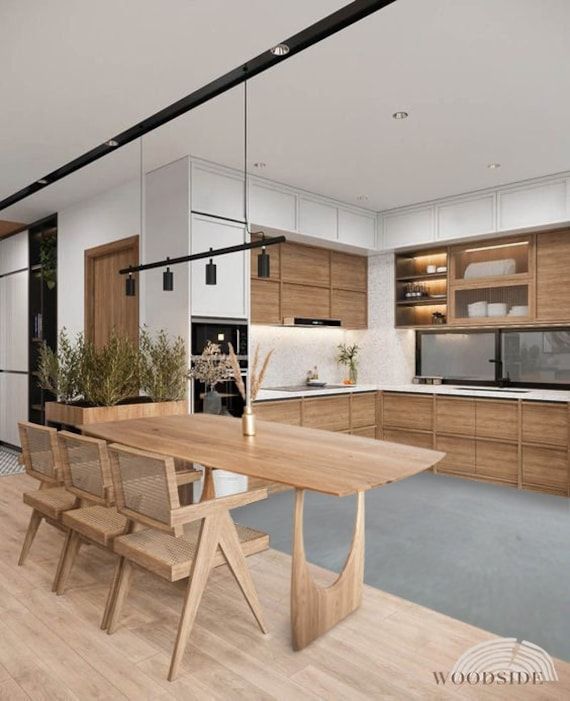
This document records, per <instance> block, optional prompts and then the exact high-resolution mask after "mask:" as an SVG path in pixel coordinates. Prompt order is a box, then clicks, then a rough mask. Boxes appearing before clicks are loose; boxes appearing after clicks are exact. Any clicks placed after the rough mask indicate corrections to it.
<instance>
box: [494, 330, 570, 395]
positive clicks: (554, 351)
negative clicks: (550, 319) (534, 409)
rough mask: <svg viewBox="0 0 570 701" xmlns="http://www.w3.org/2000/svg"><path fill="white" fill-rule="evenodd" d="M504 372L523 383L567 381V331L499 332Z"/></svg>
mask: <svg viewBox="0 0 570 701" xmlns="http://www.w3.org/2000/svg"><path fill="white" fill-rule="evenodd" d="M501 333H502V337H503V338H502V360H503V371H504V374H505V375H507V373H508V374H509V376H510V378H511V380H512V381H513V382H520V383H524V384H530V383H533V384H534V383H539V384H560V385H566V384H570V331H569V330H565V329H563V330H556V331H551V330H544V331H543V330H538V329H537V330H531V329H528V330H517V331H502V332H501Z"/></svg>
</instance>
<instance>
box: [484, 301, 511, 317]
mask: <svg viewBox="0 0 570 701" xmlns="http://www.w3.org/2000/svg"><path fill="white" fill-rule="evenodd" d="M487 314H488V315H489V316H506V315H507V305H506V304H505V303H504V302H493V303H492V304H488V305H487Z"/></svg>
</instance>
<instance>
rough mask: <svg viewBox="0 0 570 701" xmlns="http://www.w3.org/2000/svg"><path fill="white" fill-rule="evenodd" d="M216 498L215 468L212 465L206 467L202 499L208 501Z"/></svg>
mask: <svg viewBox="0 0 570 701" xmlns="http://www.w3.org/2000/svg"><path fill="white" fill-rule="evenodd" d="M215 498H216V487H215V485H214V470H213V469H212V468H211V467H204V483H203V485H202V496H201V498H200V501H207V500H209V499H215Z"/></svg>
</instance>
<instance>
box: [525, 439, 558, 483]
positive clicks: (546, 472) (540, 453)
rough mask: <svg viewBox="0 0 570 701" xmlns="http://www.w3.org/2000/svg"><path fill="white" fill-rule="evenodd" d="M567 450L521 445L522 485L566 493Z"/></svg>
mask: <svg viewBox="0 0 570 701" xmlns="http://www.w3.org/2000/svg"><path fill="white" fill-rule="evenodd" d="M568 479H569V469H568V452H567V451H566V450H559V449H556V448H546V447H542V446H530V445H523V447H522V484H523V487H529V488H531V489H533V488H542V489H545V490H546V491H554V492H557V493H560V494H568Z"/></svg>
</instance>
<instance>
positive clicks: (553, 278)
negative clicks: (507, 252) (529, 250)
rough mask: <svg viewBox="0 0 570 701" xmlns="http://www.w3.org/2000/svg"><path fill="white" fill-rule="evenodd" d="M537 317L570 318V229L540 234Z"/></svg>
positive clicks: (537, 268) (567, 320)
mask: <svg viewBox="0 0 570 701" xmlns="http://www.w3.org/2000/svg"><path fill="white" fill-rule="evenodd" d="M536 318H537V320H538V321H565V322H567V323H568V322H569V321H570V229H565V230H564V231H557V232H553V233H544V234H540V235H539V236H537V242H536Z"/></svg>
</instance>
